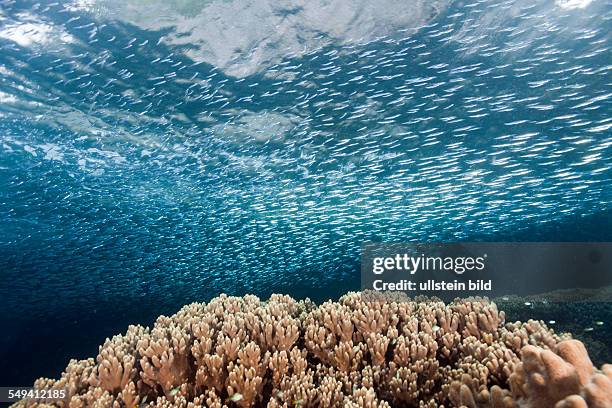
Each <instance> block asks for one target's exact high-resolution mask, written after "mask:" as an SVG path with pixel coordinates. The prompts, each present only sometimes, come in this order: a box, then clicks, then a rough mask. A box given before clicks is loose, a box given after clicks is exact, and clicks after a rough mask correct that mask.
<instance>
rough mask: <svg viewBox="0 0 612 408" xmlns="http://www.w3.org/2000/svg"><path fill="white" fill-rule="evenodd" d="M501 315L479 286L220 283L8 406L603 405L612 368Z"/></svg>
mask: <svg viewBox="0 0 612 408" xmlns="http://www.w3.org/2000/svg"><path fill="white" fill-rule="evenodd" d="M504 320H505V316H504V313H503V312H500V311H498V309H497V307H496V305H495V304H494V303H491V302H489V301H488V300H486V299H481V298H470V299H463V300H461V299H457V300H455V301H454V302H452V303H450V304H448V305H446V304H444V303H443V302H441V301H439V300H435V299H424V298H417V299H414V300H411V299H408V298H407V297H403V296H398V295H397V294H394V295H393V296H392V297H384V296H381V295H380V294H372V293H349V294H347V295H345V296H343V297H342V298H340V300H339V301H338V302H331V301H330V302H326V303H323V304H322V305H320V306H316V305H314V304H312V303H311V302H310V301H308V300H306V301H299V302H298V301H295V300H293V299H292V298H290V297H288V296H280V295H273V296H272V297H271V298H270V299H269V300H267V301H261V300H260V299H258V298H257V297H255V296H244V297H229V296H225V295H222V296H220V297H218V298H215V299H213V300H212V301H211V302H209V303H208V304H199V303H194V304H191V305H188V306H185V307H184V308H183V309H181V310H180V311H179V312H178V313H176V314H175V315H174V316H172V317H164V316H161V317H160V318H158V320H157V321H156V323H155V325H154V327H153V328H152V329H151V330H149V329H145V328H142V327H140V326H130V328H129V329H128V331H127V333H126V334H125V335H121V336H115V337H113V338H112V339H109V340H107V341H106V342H105V343H104V345H103V346H101V347H100V352H99V354H98V356H97V358H96V359H95V361H94V360H93V359H89V360H83V361H76V360H73V361H71V362H70V364H69V365H68V367H67V369H66V371H65V372H64V373H63V374H62V377H61V378H60V379H59V380H57V381H54V380H50V379H40V380H38V381H37V382H36V383H35V386H36V387H38V388H54V389H66V390H67V395H66V398H65V399H63V400H61V401H53V402H52V403H49V402H47V403H46V404H43V403H36V402H34V401H22V402H19V403H17V404H15V407H24V406H28V407H29V406H39V407H47V406H58V407H65V408H75V407H77V408H78V407H112V408H121V407H128V408H133V407H136V406H137V407H184V408H187V407H193V408H197V407H213V408H224V407H227V408H230V407H240V408H247V407H270V408H273V407H285V408H290V407H326V408H327V407H332V408H333V407H394V406H398V407H399V406H402V407H432V408H433V407H452V406H457V407H469V408H474V407H486V408H515V407H526V408H548V407H550V408H579V407H590V408H603V407H606V408H610V407H612V397H610V396H611V395H612V366H610V365H604V367H602V369H601V370H597V369H595V368H594V367H593V365H592V363H591V361H590V359H589V357H588V354H587V352H586V349H585V348H584V346H583V345H582V343H580V342H578V341H575V340H570V339H568V337H567V336H559V335H557V334H555V333H554V332H552V331H551V330H549V329H548V328H547V327H546V326H545V325H544V323H542V322H536V321H529V322H527V323H521V322H515V323H505V321H504Z"/></svg>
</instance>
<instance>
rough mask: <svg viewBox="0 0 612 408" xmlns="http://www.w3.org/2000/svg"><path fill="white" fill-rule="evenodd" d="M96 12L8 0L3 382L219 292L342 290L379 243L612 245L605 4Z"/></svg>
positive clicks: (0, 242) (0, 111)
mask: <svg viewBox="0 0 612 408" xmlns="http://www.w3.org/2000/svg"><path fill="white" fill-rule="evenodd" d="M85 3H87V2H75V3H74V4H72V3H70V4H72V6H70V7H68V6H67V5H58V4H55V3H52V2H41V3H39V5H38V6H37V5H36V4H37V3H36V2H28V1H15V2H12V1H11V2H8V1H2V2H0V5H1V8H0V10H1V13H0V79H1V80H0V223H1V224H0V225H1V227H0V228H1V229H0V234H1V235H0V274H1V275H0V277H1V278H2V284H1V285H0V324H1V327H2V328H3V332H2V336H1V337H0V342H1V343H0V361H2V362H3V365H4V367H6V368H5V369H3V370H0V385H20V386H23V385H27V384H30V383H31V382H32V381H33V380H34V379H35V378H37V377H39V376H50V377H57V376H58V375H59V373H60V371H61V369H62V368H63V367H65V365H66V364H67V361H68V359H69V358H85V357H90V356H95V354H96V352H97V346H98V345H99V344H101V343H102V342H103V341H104V338H106V337H110V336H112V335H113V334H116V333H120V332H124V331H125V330H126V328H127V325H128V324H136V323H140V324H146V325H148V324H151V323H152V322H153V321H154V319H155V318H156V317H157V316H158V315H160V314H171V313H174V312H175V311H177V310H178V309H179V308H180V307H181V306H182V305H184V304H187V303H190V302H193V301H207V300H209V299H210V298H211V297H214V296H217V295H218V294H219V293H221V292H225V293H229V294H234V295H244V294H246V293H253V294H256V295H259V296H261V297H267V296H269V294H270V293H274V292H282V293H288V294H290V295H292V296H294V297H296V298H302V297H306V296H308V297H310V298H311V299H313V300H315V301H323V300H325V299H328V298H337V297H338V296H339V295H341V294H343V293H345V292H346V291H348V290H357V289H358V288H359V263H358V262H359V247H360V245H361V243H362V242H364V241H381V242H382V241H402V240H406V241H407V240H416V241H455V240H465V241H612V192H611V191H610V188H609V186H610V182H611V181H612V154H611V153H612V152H611V147H612V137H611V135H610V122H611V119H610V100H611V98H610V95H612V86H611V83H610V70H611V68H610V65H609V54H610V52H609V51H610V50H609V41H610V18H611V12H612V7H611V3H610V2H606V1H593V2H588V1H584V2H583V3H584V7H583V8H581V7H565V6H562V5H560V4H565V3H566V2H554V1H537V2H533V1H519V0H517V1H491V2H477V1H475V2H450V3H448V4H447V3H445V2H439V4H438V2H436V4H438V6H439V8H438V9H437V10H434V11H432V10H430V9H429V8H428V6H427V5H424V4H420V3H419V2H415V3H414V4H411V5H410V7H412V8H413V9H415V10H416V9H419V7H421V8H422V10H423V19H422V20H419V22H418V24H416V25H415V26H418V27H419V28H418V29H413V28H414V27H415V26H412V27H411V28H410V29H408V28H402V27H406V25H408V24H409V21H400V22H398V21H396V20H394V19H395V18H396V17H395V16H394V14H399V15H402V13H404V14H406V15H408V14H409V13H408V11H407V10H399V12H394V10H393V8H392V7H391V8H390V10H389V14H385V13H382V12H381V13H382V14H380V15H379V14H377V13H372V12H370V11H368V10H365V11H363V10H362V9H360V7H364V6H363V2H362V3H358V2H355V3H354V4H353V3H352V4H353V6H352V7H353V8H354V9H353V10H351V13H354V14H355V15H356V16H357V17H355V19H351V18H348V19H347V21H348V23H347V22H342V19H341V18H340V17H342V16H340V17H338V19H339V20H338V22H335V23H333V24H335V25H334V26H333V27H332V28H338V30H332V29H330V28H329V27H327V28H326V27H319V26H317V27H315V28H313V27H310V26H309V24H312V23H311V22H309V21H311V20H309V19H308V18H307V17H308V13H310V12H311V11H308V7H309V6H307V5H303V7H302V9H303V10H302V11H300V9H299V8H298V9H296V10H292V9H291V10H290V7H285V6H282V4H281V6H278V7H280V10H277V9H274V7H276V6H270V7H272V12H270V13H269V15H268V14H266V13H267V11H265V10H264V11H263V12H259V13H258V14H257V18H255V17H252V18H251V20H250V21H246V22H243V20H240V19H237V18H236V19H235V20H236V22H235V24H234V23H232V24H228V25H227V27H225V28H224V30H227V35H228V38H227V39H216V37H215V35H216V34H215V32H214V29H211V31H210V32H207V31H204V32H202V31H201V30H200V29H199V28H198V29H197V30H196V29H195V28H193V27H187V28H185V26H184V22H185V20H184V19H185V18H186V17H188V19H189V18H193V19H194V21H196V22H199V23H198V24H197V26H198V27H201V26H203V27H206V23H208V22H210V21H211V18H212V17H211V14H210V13H212V11H210V10H209V9H204V10H201V9H199V8H198V7H200V6H198V5H197V4H196V5H194V4H191V6H189V7H188V9H187V10H184V9H182V8H177V9H176V10H175V9H172V7H173V5H174V3H172V2H170V3H169V4H170V6H168V7H170V9H169V10H170V11H168V9H166V8H164V7H165V6H164V7H160V9H159V11H158V13H162V14H163V16H162V17H164V19H163V20H164V24H161V25H160V26H159V27H154V24H153V23H152V21H154V20H153V19H150V17H146V18H144V19H143V20H139V19H138V18H137V15H138V13H144V12H145V11H146V12H147V13H148V12H151V10H154V11H153V12H155V10H156V9H155V7H152V8H149V9H147V10H140V9H138V7H139V6H138V4H137V3H133V4H132V3H130V2H125V3H126V4H129V7H128V6H126V7H128V9H127V10H123V11H124V12H120V11H117V12H115V11H113V10H114V9H113V7H114V6H116V4H114V3H112V2H91V3H92V4H94V6H92V8H91V9H88V8H87V7H86V6H85V5H84V4H85ZM217 3H218V2H211V4H213V5H214V4H217ZM268 3H271V2H266V1H260V2H253V3H252V4H255V5H258V4H259V5H262V4H263V5H267V4H268ZM281 3H282V2H281ZM365 3H367V2H365ZM430 3H431V2H430ZM66 4H68V3H66ZM143 4H145V3H143ZM185 4H190V3H185ZM279 4H280V3H279ZM432 4H433V3H432ZM77 6H78V7H77ZM111 6H113V7H111ZM130 7H131V8H130ZM181 7H182V6H181ZM185 7H187V6H185ZM190 7H193V8H190ZM202 7H203V6H202ZM249 7H251V6H249ZM262 7H263V6H262ZM266 7H268V6H266ZM283 7H285V8H283ZM394 7H400V6H398V5H397V4H395V6H394ZM349 8H350V7H349ZM381 8H384V6H381ZM264 9H265V7H264ZM109 10H110V11H109ZM207 10H208V11H207ZM266 10H267V9H266ZM321 10H323V11H321V13H325V12H327V11H325V9H324V8H321ZM215 12H218V13H221V14H219V16H220V17H219V19H220V20H221V21H224V19H225V20H227V19H228V18H229V20H227V21H229V22H232V21H233V20H232V18H233V17H232V15H231V13H229V12H227V13H229V17H228V15H226V14H223V10H221V11H219V10H216V11H215ZM341 12H342V10H335V11H334V13H336V14H334V15H337V14H339V13H341ZM344 12H346V10H345V11H344ZM164 13H165V14H164ZM245 13H246V14H247V15H250V14H249V12H248V10H247V12H245ZM410 13H413V14H414V15H418V13H416V11H414V10H412V11H410ZM134 14H136V17H135V16H134ZM145 14H146V13H145ZM349 14H350V13H349ZM254 15H255V13H253V16H254ZM279 15H281V16H285V17H286V18H285V19H284V20H283V21H289V23H287V24H290V25H289V26H283V27H285V30H284V31H283V35H282V36H281V37H282V38H281V37H278V38H277V37H274V36H272V38H275V41H277V44H275V43H272V44H271V43H269V42H266V41H268V40H262V38H261V37H258V36H259V35H260V34H259V33H258V31H257V30H254V29H253V30H251V31H249V30H246V28H244V26H241V25H240V24H244V25H245V26H246V27H248V28H253V27H256V28H259V27H264V28H262V30H264V31H265V29H270V30H271V32H274V31H275V30H276V28H274V27H276V24H277V20H275V19H276V18H277V17H278V16H279ZM410 15H412V14H410ZM262 16H263V17H262ZM266 19H271V22H269V21H268V20H266ZM377 19H378V20H377ZM417 20H418V19H417ZM168 22H169V23H168ZM368 23H371V24H372V27H373V28H368V27H370V26H368ZM400 23H401V24H400ZM211 24H212V23H211ZM279 24H280V23H279ZM283 24H285V23H284V22H283ZM234 25H238V26H239V27H241V29H240V30H238V31H237V32H235V31H232V30H234ZM266 27H267V28H266ZM270 27H271V28H270ZM359 27H366V28H365V29H364V30H365V31H360V29H359ZM383 27H389V28H388V29H387V28H385V29H383ZM340 28H342V30H341V29H340ZM198 30H199V31H198ZM202 30H205V29H202ZM309 30H310V31H309ZM343 30H344V31H343ZM355 30H357V31H356V33H357V34H358V35H357V36H362V37H365V38H363V39H362V40H359V41H357V40H354V39H353V38H352V37H351V35H352V34H354V32H355ZM368 30H370V31H372V33H371V32H370V31H368ZM313 32H314V34H313ZM345 32H346V33H348V34H344V33H345ZM296 33H297V34H300V35H297V34H296ZM305 33H309V34H305ZM302 34H303V37H304V38H302ZM292 35H295V43H291V41H292V40H291V39H292V38H293V37H292ZM309 36H311V37H309ZM264 37H266V36H265V35H264ZM233 38H246V39H247V40H249V41H250V43H249V44H248V46H249V47H250V48H249V49H242V48H241V47H234V45H233V44H231V42H232V41H233V40H232V39H233ZM199 41H200V42H199ZM228 41H229V43H230V44H227V45H225V43H226V42H228ZM253 44H255V45H253ZM257 45H259V48H258V47H257ZM224 47H225V48H224ZM231 47H234V48H231ZM287 48H289V51H287ZM306 49H307V50H308V51H302V50H306ZM262 50H263V51H262ZM262 53H263V55H264V57H265V58H264V57H261V58H259V57H257V56H259V55H262ZM199 55H203V56H205V57H203V58H202V59H198V56H199ZM226 55H230V56H232V58H234V59H231V58H229V57H226ZM253 55H254V56H255V57H253ZM256 57H257V58H256ZM258 58H259V59H258ZM230 60H231V61H230ZM232 61H233V62H232ZM568 313H571V309H568ZM585 319H586V317H585ZM558 320H562V316H560V317H559V319H558ZM591 323H592V322H590V321H586V320H585V326H586V325H589V324H591Z"/></svg>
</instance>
